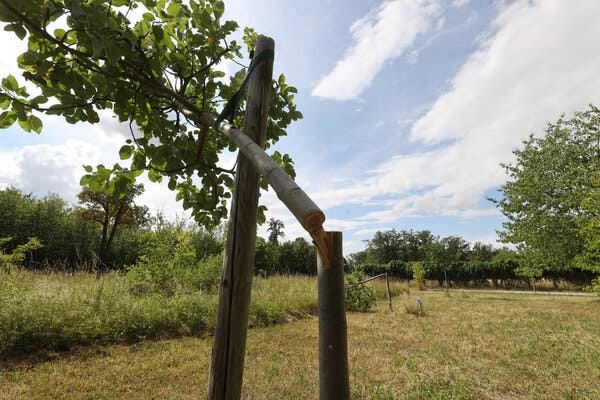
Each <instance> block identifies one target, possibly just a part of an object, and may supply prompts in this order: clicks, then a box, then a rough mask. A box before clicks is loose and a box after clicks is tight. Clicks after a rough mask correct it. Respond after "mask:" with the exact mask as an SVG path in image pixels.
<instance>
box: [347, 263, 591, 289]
mask: <svg viewBox="0 0 600 400" xmlns="http://www.w3.org/2000/svg"><path fill="white" fill-rule="evenodd" d="M413 265H414V262H406V261H391V262H389V263H387V264H363V265H361V266H360V267H359V269H360V270H361V271H362V272H363V273H364V274H366V275H370V276H373V275H377V274H381V273H384V272H387V273H388V274H389V276H391V277H394V278H397V279H412V277H413ZM421 265H422V266H423V268H424V269H425V271H426V276H425V277H426V279H429V280H437V281H438V282H439V283H440V284H442V283H443V282H444V281H445V279H448V281H449V282H451V283H455V284H487V283H488V282H489V281H492V283H494V284H496V283H501V282H508V281H517V280H518V281H522V280H527V279H529V278H528V277H526V276H523V275H522V274H520V273H519V263H518V262H517V261H516V260H512V259H507V260H495V261H456V262H452V263H449V264H445V265H444V264H439V263H434V262H428V261H423V262H421ZM594 277H595V274H594V273H592V272H590V271H582V270H579V269H569V270H547V271H543V272H542V276H541V278H545V279H549V280H553V281H559V280H565V281H569V282H575V283H580V284H589V283H590V282H591V281H592V279H594Z"/></svg>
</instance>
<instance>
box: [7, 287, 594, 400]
mask: <svg viewBox="0 0 600 400" xmlns="http://www.w3.org/2000/svg"><path fill="white" fill-rule="evenodd" d="M413 295H418V296H420V297H421V299H422V300H423V303H424V306H425V313H426V314H425V316H423V317H418V316H416V315H413V314H409V313H407V312H406V308H405V306H406V305H408V306H412V302H413V300H412V297H409V298H406V297H405V296H398V297H396V298H394V310H393V311H389V310H388V309H387V304H385V302H380V303H379V304H378V306H377V308H376V310H374V311H373V312H369V313H350V314H349V315H348V334H349V357H350V367H351V376H350V381H351V391H352V394H353V398H356V399H423V400H425V399H600V301H599V300H598V299H597V298H575V297H552V296H532V295H515V294H504V293H500V292H499V293H492V294H489V293H476V294H474V293H468V292H464V293H459V292H453V293H451V295H450V296H447V295H446V294H445V293H443V292H433V291H429V292H418V293H416V292H413V293H412V294H411V296H413ZM317 328H318V327H317V320H316V318H314V317H308V318H307V319H301V320H298V321H295V322H290V323H287V324H280V325H274V326H269V327H261V328H254V329H252V330H250V332H249V337H248V348H247V358H246V372H245V383H244V396H243V398H244V399H316V398H318V361H317V346H318V329H317ZM210 352H211V339H210V338H206V339H198V338H181V339H171V340H162V341H145V342H140V343H137V344H134V345H110V346H91V347H90V346H86V347H82V348H80V349H73V350H71V351H70V352H68V353H56V354H46V355H45V356H44V358H40V356H39V355H38V356H37V358H36V357H29V358H24V359H21V360H17V359H12V360H11V361H9V362H8V363H6V362H5V363H4V365H3V367H2V368H3V369H2V372H1V375H0V388H3V389H2V390H0V399H48V398H56V399H58V398H64V399H197V398H202V396H203V395H204V393H205V389H206V384H207V379H208V378H207V371H208V365H209V359H210Z"/></svg>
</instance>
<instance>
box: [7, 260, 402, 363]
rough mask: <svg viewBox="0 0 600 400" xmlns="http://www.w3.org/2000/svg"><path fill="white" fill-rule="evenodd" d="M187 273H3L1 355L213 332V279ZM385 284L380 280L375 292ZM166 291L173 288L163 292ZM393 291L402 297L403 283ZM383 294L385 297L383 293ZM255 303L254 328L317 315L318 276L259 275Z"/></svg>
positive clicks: (252, 316) (253, 313)
mask: <svg viewBox="0 0 600 400" xmlns="http://www.w3.org/2000/svg"><path fill="white" fill-rule="evenodd" d="M211 268H212V267H211ZM213 269H214V268H213ZM150 272H152V273H153V272H154V271H150ZM184 272H185V274H177V275H172V276H166V277H162V276H161V277H159V278H160V280H159V279H158V278H156V277H152V276H150V277H149V274H148V273H147V272H146V271H144V270H139V269H138V270H135V274H134V275H127V276H122V275H118V274H115V273H112V274H107V275H103V276H101V277H100V278H96V277H95V276H93V275H90V274H85V273H77V274H63V273H36V272H27V271H22V270H16V271H13V272H12V273H3V274H0V356H2V357H4V358H6V357H10V356H11V355H14V354H20V353H28V352H36V351H50V352H52V351H62V350H67V349H69V348H71V347H73V346H81V345H90V344H99V343H119V342H123V343H132V342H136V341H140V340H145V339H161V338H162V339H164V338H168V337H181V336H206V335H210V334H212V332H213V331H214V327H215V320H216V312H217V306H218V297H217V294H216V292H215V290H209V288H207V287H206V282H208V281H210V280H211V279H212V278H211V277H210V276H209V277H208V278H206V274H205V273H204V272H203V270H201V271H200V272H202V274H195V275H192V274H191V271H190V270H188V271H185V270H184ZM180 275H181V276H180ZM210 275H214V274H213V273H211V274H210ZM132 276H133V278H132ZM198 276H199V277H200V279H197V277H198ZM156 282H161V283H162V284H161V285H156ZM190 282H191V283H190ZM217 283H218V281H217ZM153 285H154V286H153ZM382 285H384V284H383V283H381V282H380V283H374V284H373V285H372V287H374V288H376V287H378V286H382ZM163 286H164V287H167V288H168V290H162V289H161V290H158V289H157V288H163ZM142 287H143V288H144V289H143V290H141V289H140V288H142ZM149 287H154V289H152V290H150V289H148V288H149ZM393 287H394V291H395V292H397V291H399V290H400V288H401V285H400V284H399V283H398V284H395V285H393ZM376 291H377V293H378V294H380V295H381V296H382V297H383V296H385V292H384V291H383V290H382V289H381V288H379V289H377V290H376ZM251 299H252V301H251V305H250V316H249V324H250V326H251V327H258V326H268V325H273V324H278V323H282V322H288V321H293V320H296V319H299V318H303V317H305V316H306V315H314V314H316V312H317V304H318V303H317V283H316V279H315V278H309V277H278V276H274V277H270V278H268V279H264V278H258V277H256V278H255V279H254V283H253V292H252V298H251Z"/></svg>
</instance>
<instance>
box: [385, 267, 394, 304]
mask: <svg viewBox="0 0 600 400" xmlns="http://www.w3.org/2000/svg"><path fill="white" fill-rule="evenodd" d="M385 288H386V292H387V299H388V305H389V306H390V311H391V310H392V292H391V291H390V277H389V276H388V273H387V272H386V273H385Z"/></svg>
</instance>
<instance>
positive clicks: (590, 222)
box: [575, 171, 600, 285]
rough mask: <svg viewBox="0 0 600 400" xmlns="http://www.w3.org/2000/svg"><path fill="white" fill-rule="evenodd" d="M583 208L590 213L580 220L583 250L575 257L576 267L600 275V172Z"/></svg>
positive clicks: (593, 182)
mask: <svg viewBox="0 0 600 400" xmlns="http://www.w3.org/2000/svg"><path fill="white" fill-rule="evenodd" d="M582 208H584V209H586V210H587V211H588V212H587V213H586V214H582V215H581V216H580V218H579V225H580V232H581V236H582V238H583V249H582V251H581V253H579V254H578V255H577V256H576V257H575V265H576V266H578V267H579V268H581V269H582V270H588V271H593V272H596V273H598V274H600V171H598V172H597V173H596V175H595V176H594V177H593V181H592V188H591V190H590V192H589V194H588V196H586V197H585V198H584V199H583V203H582ZM598 285H600V282H598Z"/></svg>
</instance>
